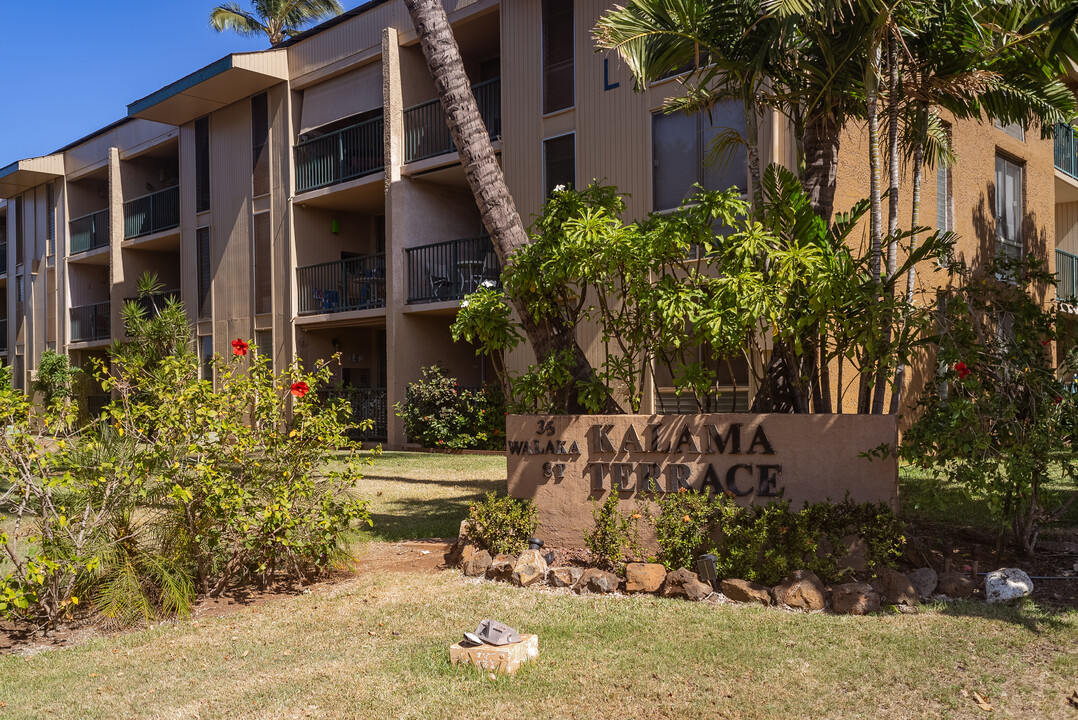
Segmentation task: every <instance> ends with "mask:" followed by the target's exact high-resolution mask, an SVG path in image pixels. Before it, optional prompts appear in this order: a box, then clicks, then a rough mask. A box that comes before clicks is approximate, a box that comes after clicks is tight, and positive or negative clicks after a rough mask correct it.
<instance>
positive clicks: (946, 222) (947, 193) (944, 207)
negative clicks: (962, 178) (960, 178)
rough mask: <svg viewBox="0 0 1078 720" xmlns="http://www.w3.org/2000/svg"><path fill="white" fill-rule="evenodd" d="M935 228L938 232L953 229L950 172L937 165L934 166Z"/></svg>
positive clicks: (940, 164)
mask: <svg viewBox="0 0 1078 720" xmlns="http://www.w3.org/2000/svg"><path fill="white" fill-rule="evenodd" d="M936 228H937V229H938V230H939V231H940V232H948V231H950V230H952V229H953V223H952V219H951V171H950V169H949V168H948V167H947V166H946V165H944V164H942V163H939V164H937V165H936Z"/></svg>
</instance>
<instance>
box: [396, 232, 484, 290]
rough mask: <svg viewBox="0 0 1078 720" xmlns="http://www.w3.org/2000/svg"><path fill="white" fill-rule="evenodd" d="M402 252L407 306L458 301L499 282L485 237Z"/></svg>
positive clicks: (440, 243) (451, 241)
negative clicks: (478, 289)
mask: <svg viewBox="0 0 1078 720" xmlns="http://www.w3.org/2000/svg"><path fill="white" fill-rule="evenodd" d="M406 252H407V254H408V302H409V303H410V304H419V303H434V302H445V301H448V300H460V299H462V298H463V297H464V296H465V295H467V294H468V293H470V292H474V291H475V290H476V288H478V287H479V286H480V284H482V283H484V282H489V283H493V284H494V285H497V284H498V283H499V282H500V280H499V279H500V277H501V274H502V267H501V263H500V262H498V256H497V255H496V254H495V253H494V246H493V245H492V244H491V242H490V237H489V236H487V235H480V236H479V237H474V238H463V239H461V240H448V241H446V242H439V243H433V244H431V245H423V246H420V247H413V248H407V249H406Z"/></svg>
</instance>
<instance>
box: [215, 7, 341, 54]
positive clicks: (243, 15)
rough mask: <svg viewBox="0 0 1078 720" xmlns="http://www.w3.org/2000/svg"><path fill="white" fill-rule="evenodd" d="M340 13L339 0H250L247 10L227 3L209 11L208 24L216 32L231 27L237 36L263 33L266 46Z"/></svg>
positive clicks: (279, 41) (275, 43) (282, 40)
mask: <svg viewBox="0 0 1078 720" xmlns="http://www.w3.org/2000/svg"><path fill="white" fill-rule="evenodd" d="M342 12H344V8H343V7H342V6H341V3H340V2H339V0H252V2H251V9H250V10H244V9H243V8H242V7H240V5H239V3H235V2H227V3H225V4H224V5H218V6H217V7H215V8H214V9H213V10H212V11H210V27H212V28H213V29H214V30H216V31H217V32H221V31H223V30H232V31H233V32H236V33H239V34H240V35H247V36H249V37H254V36H258V35H263V34H264V35H265V36H266V37H267V38H269V41H270V45H278V44H280V43H282V42H284V41H285V40H286V39H287V38H290V37H292V36H293V35H295V34H296V33H298V32H300V31H301V30H303V29H304V26H306V25H310V24H312V23H315V22H318V21H320V20H325V19H328V18H331V17H335V16H337V15H340V14H341V13H342Z"/></svg>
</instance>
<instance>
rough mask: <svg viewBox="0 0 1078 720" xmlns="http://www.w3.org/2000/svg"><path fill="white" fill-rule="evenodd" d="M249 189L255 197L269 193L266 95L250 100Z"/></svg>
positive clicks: (267, 102) (267, 106) (267, 107)
mask: <svg viewBox="0 0 1078 720" xmlns="http://www.w3.org/2000/svg"><path fill="white" fill-rule="evenodd" d="M251 156H252V159H253V160H252V162H253V167H252V176H251V187H252V191H253V192H254V195H255V197H258V196H259V195H265V194H266V193H268V192H269V191H270V157H269V98H268V96H267V95H266V93H262V94H261V95H255V96H254V97H253V98H251Z"/></svg>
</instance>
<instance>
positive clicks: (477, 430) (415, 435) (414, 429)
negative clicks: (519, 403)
mask: <svg viewBox="0 0 1078 720" xmlns="http://www.w3.org/2000/svg"><path fill="white" fill-rule="evenodd" d="M394 409H395V410H396V411H397V417H399V418H401V419H402V420H403V421H404V431H405V433H406V434H407V435H408V440H409V441H411V442H415V443H419V444H420V445H422V446H423V447H425V448H432V449H435V450H504V449H505V401H504V400H503V398H502V394H501V392H500V391H499V390H498V388H497V387H495V386H489V385H488V386H485V387H481V388H463V387H461V386H460V383H458V382H457V380H456V378H453V377H450V376H449V375H448V373H447V372H446V369H445V368H444V367H442V366H441V365H431V366H430V367H425V368H423V379H422V380H420V381H419V382H414V383H410V384H409V385H408V391H407V393H406V394H405V399H404V401H403V402H400V403H397V405H396V406H395V408H394Z"/></svg>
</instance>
